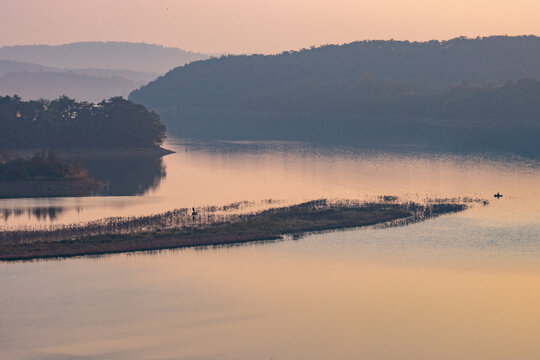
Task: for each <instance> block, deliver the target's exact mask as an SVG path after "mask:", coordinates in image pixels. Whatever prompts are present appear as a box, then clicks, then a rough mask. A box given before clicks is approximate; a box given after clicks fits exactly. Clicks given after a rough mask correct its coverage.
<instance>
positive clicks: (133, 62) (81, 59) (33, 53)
mask: <svg viewBox="0 0 540 360" xmlns="http://www.w3.org/2000/svg"><path fill="white" fill-rule="evenodd" d="M207 57H208V56H207V55H205V54H198V53H192V52H189V51H184V50H181V49H178V48H168V47H164V46H161V45H151V44H144V43H127V42H79V43H72V44H65V45H57V46H50V45H18V46H4V47H0V59H4V60H15V61H23V62H27V61H31V62H39V64H41V65H43V66H49V67H56V68H71V69H73V68H76V69H81V68H100V69H125V70H134V71H143V72H151V73H164V72H166V71H168V70H170V69H172V68H174V67H177V66H181V65H184V64H186V63H189V62H192V61H195V60H201V59H205V58H207Z"/></svg>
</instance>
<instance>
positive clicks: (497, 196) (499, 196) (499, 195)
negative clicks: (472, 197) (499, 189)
mask: <svg viewBox="0 0 540 360" xmlns="http://www.w3.org/2000/svg"><path fill="white" fill-rule="evenodd" d="M493 197H496V198H497V199H498V198H502V197H503V196H502V195H501V194H499V193H496V194H495V195H493Z"/></svg>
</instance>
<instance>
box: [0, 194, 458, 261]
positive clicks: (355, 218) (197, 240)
mask: <svg viewBox="0 0 540 360" xmlns="http://www.w3.org/2000/svg"><path fill="white" fill-rule="evenodd" d="M466 208H467V206H466V205H465V204H460V203H439V204H432V205H418V204H415V203H406V204H395V203H391V204H390V203H371V204H353V205H351V204H338V205H329V204H328V203H326V202H325V201H321V200H319V201H314V202H308V203H303V204H299V205H293V206H289V207H282V208H273V209H270V210H265V211H261V212H259V213H254V214H247V215H235V216H232V217H231V218H230V219H226V220H223V219H222V220H220V221H218V222H213V223H209V224H205V225H191V226H182V227H177V228H156V229H154V230H152V231H144V230H141V231H137V230H134V231H133V230H132V231H131V232H129V233H103V234H98V235H88V236H82V235H81V236H76V237H75V238H73V237H71V236H65V237H64V238H61V237H58V236H59V235H58V236H57V235H56V234H52V236H51V239H52V240H43V239H39V240H37V239H38V238H36V240H33V241H32V240H31V237H29V238H28V239H25V238H24V235H25V234H24V232H14V233H13V234H12V235H13V236H12V237H9V236H5V238H3V239H2V241H0V261H6V262H13V261H29V260H37V259H51V258H67V257H78V256H92V255H105V254H116V253H127V252H136V251H153V250H165V249H176V248H185V247H197V246H216V245H233V244H240V243H247V242H253V241H262V240H278V239H283V237H284V236H286V235H298V234H306V233H310V232H321V231H332V230H340V229H352V228H359V227H365V226H372V225H378V224H384V223H388V222H393V221H400V222H401V223H402V224H407V223H412V222H418V221H423V220H427V219H430V218H434V217H438V216H440V215H444V214H448V213H455V212H459V211H463V210H465V209H466ZM83 231H84V229H83V228H81V229H80V230H79V231H78V232H79V233H81V234H82V233H83ZM59 234H61V232H60V233H59ZM0 235H2V234H1V233H0ZM28 235H32V234H28ZM45 235H47V234H45Z"/></svg>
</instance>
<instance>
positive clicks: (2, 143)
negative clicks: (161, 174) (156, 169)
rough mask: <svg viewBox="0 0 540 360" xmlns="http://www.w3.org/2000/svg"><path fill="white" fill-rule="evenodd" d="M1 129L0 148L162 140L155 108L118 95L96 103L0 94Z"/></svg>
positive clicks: (157, 143)
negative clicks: (22, 97) (148, 107)
mask: <svg viewBox="0 0 540 360" xmlns="http://www.w3.org/2000/svg"><path fill="white" fill-rule="evenodd" d="M0 129H2V131H1V132H0V149H50V148H65V149H69V148H120V147H156V146H160V145H161V144H162V143H163V141H164V139H165V126H164V125H163V124H162V122H161V121H160V118H159V116H158V115H157V114H156V113H155V112H152V111H148V110H147V109H146V108H145V107H144V106H143V105H139V104H134V103H132V102H131V101H128V100H125V99H122V98H121V97H114V98H111V99H109V100H103V101H102V102H100V103H98V104H93V103H88V102H77V101H75V100H73V99H70V98H68V97H66V96H62V97H60V98H58V99H56V100H52V101H49V100H43V99H41V100H32V101H23V100H22V99H21V98H20V97H18V96H17V95H15V96H4V97H0Z"/></svg>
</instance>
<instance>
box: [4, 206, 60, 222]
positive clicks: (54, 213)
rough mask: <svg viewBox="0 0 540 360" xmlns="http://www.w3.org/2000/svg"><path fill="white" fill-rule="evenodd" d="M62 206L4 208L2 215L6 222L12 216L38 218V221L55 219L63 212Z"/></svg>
mask: <svg viewBox="0 0 540 360" xmlns="http://www.w3.org/2000/svg"><path fill="white" fill-rule="evenodd" d="M63 211H64V209H63V208H62V207H36V208H22V209H21V208H15V209H7V208H4V209H2V211H1V216H2V219H3V220H4V222H8V221H9V220H10V218H21V217H26V218H27V219H32V220H36V221H38V222H41V221H45V222H50V221H54V220H56V219H57V218H58V216H60V215H61V214H62V212H63Z"/></svg>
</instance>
